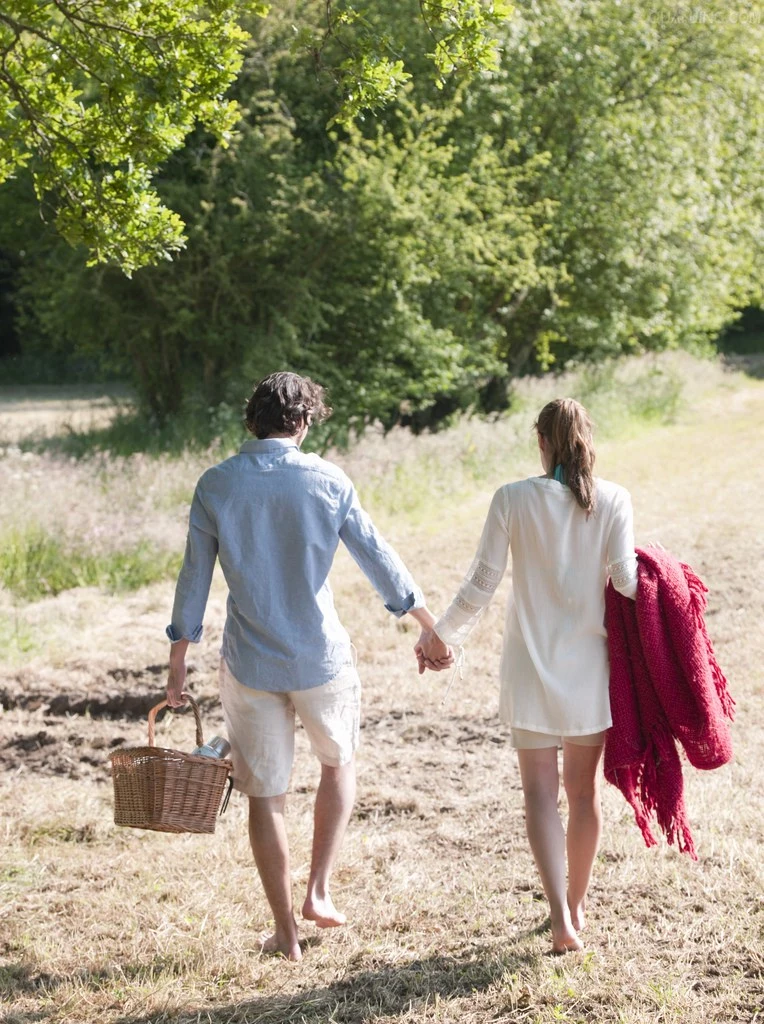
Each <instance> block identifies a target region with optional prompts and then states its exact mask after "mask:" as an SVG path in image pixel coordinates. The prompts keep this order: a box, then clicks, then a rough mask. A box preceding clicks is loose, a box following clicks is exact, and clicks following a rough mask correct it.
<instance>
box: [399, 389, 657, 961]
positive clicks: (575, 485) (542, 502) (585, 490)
mask: <svg viewBox="0 0 764 1024" xmlns="http://www.w3.org/2000/svg"><path fill="white" fill-rule="evenodd" d="M536 431H537V435H538V446H539V452H540V455H541V463H542V466H543V468H544V476H536V477H530V478H529V479H527V480H519V481H517V482H516V483H511V484H506V485H505V486H504V487H500V488H499V490H498V491H497V492H496V494H495V495H494V497H493V500H492V502H491V507H490V510H489V512H488V518H487V519H486V523H485V527H484V529H483V535H482V537H481V539H480V544H479V546H478V550H477V554H476V556H475V560H474V562H473V563H472V567H471V568H470V571H469V573H468V574H467V576H466V578H465V580H464V582H463V583H462V585H461V587H460V588H459V591H458V593H457V594H456V597H455V598H454V600H453V601H452V602H451V605H450V606H449V608H448V609H447V611H446V613H445V614H444V615H443V617H442V618H441V619H439V621H438V622H437V623H436V624H435V626H434V627H433V629H432V630H431V631H430V632H428V633H426V634H424V635H423V637H422V638H421V639H420V642H419V644H418V645H417V647H416V653H417V657H418V659H419V663H420V670H422V668H423V666H424V665H425V664H426V665H428V666H430V665H432V666H435V665H437V663H438V661H439V659H441V658H443V657H444V656H445V652H446V649H447V647H448V645H454V646H460V645H461V644H463V643H464V641H465V640H466V638H467V636H468V635H469V633H470V631H471V630H472V628H473V626H474V625H475V623H476V622H477V620H478V619H479V617H480V615H481V614H482V612H483V609H484V608H485V607H486V606H487V605H488V603H489V602H490V600H491V597H492V596H493V593H494V591H495V590H496V587H497V586H498V584H499V582H500V581H501V578H502V576H503V575H504V571H505V569H506V566H507V555H508V551H509V550H510V549H511V551H512V583H513V593H512V595H511V597H510V599H509V603H508V608H507V617H506V624H505V629H504V645H503V652H502V659H501V670H500V674H501V699H500V715H501V718H502V721H505V722H507V723H509V725H510V726H511V742H512V746H514V747H515V748H516V749H517V755H518V761H519V765H520V776H521V779H522V785H523V793H524V796H525V818H526V827H527V831H528V839H529V841H530V845H531V849H532V851H533V856H534V858H535V860H536V865H537V867H538V870H539V874H540V875H541V881H542V883H543V886H544V891H545V893H546V896H547V899H548V900H549V908H550V917H551V925H552V948H553V951H554V952H556V953H565V952H567V951H568V950H572V949H581V940H580V939H579V936H578V933H579V932H580V931H581V929H582V928H583V927H584V910H585V905H586V892H587V889H588V887H589V880H590V878H591V872H592V865H593V863H594V858H595V856H596V853H597V846H598V843H599V838H600V832H601V827H602V815H601V808H600V796H599V787H598V778H597V768H598V765H599V761H600V757H601V755H602V748H603V744H604V739H605V730H606V729H608V728H609V726H610V725H611V717H610V702H609V698H608V652H607V635H606V632H605V627H604V618H605V586H606V583H607V577H608V575H609V576H610V578H611V579H612V581H613V585H614V586H615V587H616V589H617V590H619V591H620V592H621V593H622V594H624V595H625V596H627V597H630V598H634V597H636V592H637V559H636V555H635V553H634V528H633V514H632V508H631V499H630V497H629V494H628V492H627V491H626V490H624V488H623V487H620V486H618V485H617V484H613V483H609V482H607V481H606V480H600V479H595V478H594V476H593V473H592V470H593V467H594V446H593V443H592V426H591V421H590V419H589V416H588V414H587V412H586V410H585V409H584V407H583V406H582V405H580V404H579V403H578V402H576V401H574V400H573V399H571V398H564V399H556V400H555V401H554V402H550V403H549V404H548V405H546V406H544V408H543V409H542V410H541V413H540V415H539V417H538V420H537V421H536ZM559 747H562V764H563V784H564V786H565V791H566V794H567V798H568V807H569V817H568V830H567V837H566V835H565V832H564V830H563V826H562V821H561V820H560V815H559V811H558V808H557V795H558V788H559V775H558V765H557V750H558V748H559ZM566 846H567V869H568V871H567V886H566V871H565V868H566V863H565V862H566Z"/></svg>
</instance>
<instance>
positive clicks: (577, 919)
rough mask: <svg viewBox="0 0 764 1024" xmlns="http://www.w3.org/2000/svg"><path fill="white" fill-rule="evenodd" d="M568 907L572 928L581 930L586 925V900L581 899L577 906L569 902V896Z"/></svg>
mask: <svg viewBox="0 0 764 1024" xmlns="http://www.w3.org/2000/svg"><path fill="white" fill-rule="evenodd" d="M568 909H569V910H570V923H571V924H572V925H573V928H574V929H575V931H577V932H582V931H583V930H584V928H585V927H586V916H585V911H586V900H581V902H580V903H579V904H578V906H576V905H575V904H573V903H571V902H570V896H569V897H568Z"/></svg>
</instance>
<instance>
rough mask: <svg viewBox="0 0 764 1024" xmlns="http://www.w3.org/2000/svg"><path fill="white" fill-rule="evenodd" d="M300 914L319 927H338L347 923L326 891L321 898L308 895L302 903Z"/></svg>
mask: <svg viewBox="0 0 764 1024" xmlns="http://www.w3.org/2000/svg"><path fill="white" fill-rule="evenodd" d="M302 916H303V917H304V918H305V920H306V921H315V923H316V924H317V925H318V927H319V928H339V927H341V925H343V924H347V918H346V917H345V915H344V914H341V913H340V912H339V910H337V908H336V907H335V906H334V904H333V903H332V898H331V896H329V894H328V893H327V895H326V896H325V897H324V899H322V900H321V899H318V897H316V896H308V897H307V898H306V900H305V902H304V903H303V905H302Z"/></svg>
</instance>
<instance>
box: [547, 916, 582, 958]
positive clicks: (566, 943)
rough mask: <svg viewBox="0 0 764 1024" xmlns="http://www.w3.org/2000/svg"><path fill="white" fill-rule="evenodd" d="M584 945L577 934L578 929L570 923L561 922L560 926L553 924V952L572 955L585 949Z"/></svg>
mask: <svg viewBox="0 0 764 1024" xmlns="http://www.w3.org/2000/svg"><path fill="white" fill-rule="evenodd" d="M583 948H584V944H583V942H581V940H580V939H579V937H578V935H577V934H576V929H575V928H574V927H573V925H572V924H571V923H570V921H561V922H560V923H559V924H555V923H554V921H553V922H552V952H553V953H558V954H561V953H570V952H572V951H573V950H576V949H583Z"/></svg>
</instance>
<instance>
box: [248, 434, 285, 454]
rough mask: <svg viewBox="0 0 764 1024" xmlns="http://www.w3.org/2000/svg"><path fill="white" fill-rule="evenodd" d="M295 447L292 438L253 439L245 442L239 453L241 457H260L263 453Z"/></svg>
mask: <svg viewBox="0 0 764 1024" xmlns="http://www.w3.org/2000/svg"><path fill="white" fill-rule="evenodd" d="M296 447H297V442H296V441H295V439H294V438H293V437H265V438H263V439H262V440H260V438H257V437H255V438H252V439H251V440H249V441H245V442H244V444H243V445H242V446H241V448H240V449H239V452H240V454H242V455H262V454H264V453H265V452H278V451H283V450H284V449H285V448H296Z"/></svg>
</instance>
